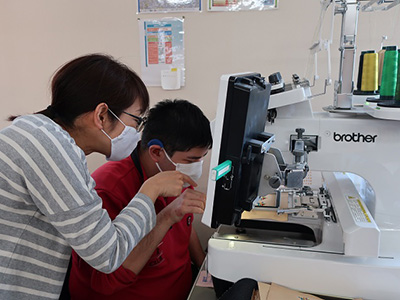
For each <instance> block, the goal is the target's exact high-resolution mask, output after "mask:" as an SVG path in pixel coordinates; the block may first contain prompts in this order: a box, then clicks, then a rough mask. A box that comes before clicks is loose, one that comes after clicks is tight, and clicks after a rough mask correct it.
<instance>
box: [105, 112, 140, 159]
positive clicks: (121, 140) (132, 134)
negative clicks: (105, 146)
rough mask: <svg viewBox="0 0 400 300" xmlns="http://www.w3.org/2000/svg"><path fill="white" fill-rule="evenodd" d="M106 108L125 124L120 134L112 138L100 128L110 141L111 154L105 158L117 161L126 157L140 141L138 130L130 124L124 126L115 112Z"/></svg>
mask: <svg viewBox="0 0 400 300" xmlns="http://www.w3.org/2000/svg"><path fill="white" fill-rule="evenodd" d="M108 110H109V111H110V113H112V114H113V116H114V117H115V118H117V120H118V121H120V122H121V123H122V125H124V126H125V128H124V130H123V131H122V132H121V134H120V135H119V136H117V137H115V138H113V139H112V138H111V137H110V136H109V135H108V134H107V133H106V132H105V131H104V130H103V129H101V131H102V132H103V133H104V134H105V135H106V136H107V137H108V138H109V139H110V141H111V154H110V156H109V157H106V159H107V160H109V161H118V160H122V159H124V158H126V157H128V156H129V155H130V154H131V153H132V151H133V150H135V148H136V146H137V144H138V142H139V141H140V132H138V131H137V130H136V129H135V128H133V127H131V126H126V125H125V124H124V122H122V121H121V119H120V118H118V117H117V115H116V114H114V113H113V112H112V111H111V110H110V109H108Z"/></svg>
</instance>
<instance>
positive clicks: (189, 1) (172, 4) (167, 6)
mask: <svg viewBox="0 0 400 300" xmlns="http://www.w3.org/2000/svg"><path fill="white" fill-rule="evenodd" d="M179 11H182V12H183V11H201V0H138V13H165V12H179Z"/></svg>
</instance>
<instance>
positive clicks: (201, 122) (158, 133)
mask: <svg viewBox="0 0 400 300" xmlns="http://www.w3.org/2000/svg"><path fill="white" fill-rule="evenodd" d="M152 139H158V140H160V141H161V142H162V143H163V145H164V149H165V151H166V152H167V153H168V155H170V156H172V155H174V153H175V152H176V151H189V150H190V149H192V148H196V147H198V148H203V147H204V148H206V147H207V148H209V149H210V148H211V147H212V136H211V129H210V121H209V120H208V119H207V118H206V116H205V115H204V114H203V112H202V111H201V110H200V108H198V107H197V106H196V105H194V104H192V103H190V102H189V101H187V100H181V99H175V100H169V99H168V100H163V101H161V102H159V103H157V104H156V105H155V106H154V107H153V108H151V109H150V111H149V114H148V118H147V123H146V125H145V127H144V129H143V133H142V141H141V147H142V149H147V148H148V143H149V141H151V140H152Z"/></svg>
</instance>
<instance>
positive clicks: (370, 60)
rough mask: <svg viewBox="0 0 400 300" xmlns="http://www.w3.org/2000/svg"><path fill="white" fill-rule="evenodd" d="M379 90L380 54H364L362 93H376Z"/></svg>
mask: <svg viewBox="0 0 400 300" xmlns="http://www.w3.org/2000/svg"><path fill="white" fill-rule="evenodd" d="M377 90H378V53H375V51H373V52H368V53H365V54H364V61H363V69H362V78H361V91H362V92H366V93H375V92H376V91H377Z"/></svg>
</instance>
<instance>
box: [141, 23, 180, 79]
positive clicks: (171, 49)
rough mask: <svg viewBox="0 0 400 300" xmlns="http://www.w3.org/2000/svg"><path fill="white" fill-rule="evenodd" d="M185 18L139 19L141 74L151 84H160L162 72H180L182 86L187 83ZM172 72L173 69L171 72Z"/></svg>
mask: <svg viewBox="0 0 400 300" xmlns="http://www.w3.org/2000/svg"><path fill="white" fill-rule="evenodd" d="M183 20H184V19H183V18H182V19H180V18H163V19H160V20H140V19H139V31H140V32H139V38H140V52H141V68H142V73H141V77H142V80H143V81H144V83H145V84H146V85H148V86H161V78H162V74H164V76H165V72H166V71H172V72H179V76H177V78H179V81H180V84H179V85H180V86H184V84H185V56H184V44H183V36H184V31H183ZM172 74H173V73H172Z"/></svg>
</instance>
